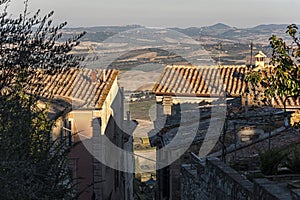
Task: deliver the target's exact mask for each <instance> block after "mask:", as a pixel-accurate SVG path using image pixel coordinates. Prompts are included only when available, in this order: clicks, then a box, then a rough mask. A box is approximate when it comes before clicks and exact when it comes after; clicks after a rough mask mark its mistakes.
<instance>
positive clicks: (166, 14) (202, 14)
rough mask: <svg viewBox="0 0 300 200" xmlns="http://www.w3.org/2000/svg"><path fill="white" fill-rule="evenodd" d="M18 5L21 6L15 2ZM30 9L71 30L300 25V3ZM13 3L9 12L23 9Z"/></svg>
mask: <svg viewBox="0 0 300 200" xmlns="http://www.w3.org/2000/svg"><path fill="white" fill-rule="evenodd" d="M16 2H18V3H16ZM29 5H30V9H29V10H32V11H34V10H36V9H38V8H40V9H41V10H42V12H43V13H45V12H48V11H51V10H54V11H55V16H54V19H55V21H57V22H62V21H67V22H68V25H69V26H71V27H76V26H98V25H127V24H140V25H144V26H148V27H174V26H178V27H190V26H196V27H200V26H206V25H212V24H215V23H218V22H222V23H225V24H228V25H230V26H236V27H253V26H256V25H258V24H271V23H272V24H281V23H285V24H290V23H297V24H299V23H300V17H299V10H300V0H30V2H29ZM22 6H23V4H22V0H12V3H11V6H10V10H11V11H13V12H15V13H16V12H18V11H20V10H21V8H22Z"/></svg>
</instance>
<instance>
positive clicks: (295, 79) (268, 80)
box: [247, 24, 300, 98]
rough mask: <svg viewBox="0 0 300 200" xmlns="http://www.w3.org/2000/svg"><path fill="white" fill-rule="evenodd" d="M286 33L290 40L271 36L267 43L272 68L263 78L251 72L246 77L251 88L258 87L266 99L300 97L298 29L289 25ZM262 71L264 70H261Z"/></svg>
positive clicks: (299, 43) (299, 41) (293, 25)
mask: <svg viewBox="0 0 300 200" xmlns="http://www.w3.org/2000/svg"><path fill="white" fill-rule="evenodd" d="M286 33H287V34H288V35H289V36H290V40H289V41H288V43H287V42H285V41H284V40H283V39H282V38H278V37H277V36H275V35H273V36H272V37H270V39H269V41H270V44H271V47H272V49H273V53H272V58H271V62H270V64H271V65H272V66H274V67H272V68H271V69H270V68H268V70H269V71H265V74H266V75H267V76H265V77H263V76H262V75H261V74H262V73H261V72H260V71H253V72H252V73H250V74H249V75H248V76H247V81H249V82H250V83H251V84H252V86H253V87H256V88H257V86H258V85H260V86H261V87H262V88H263V90H262V91H263V92H264V94H265V96H266V97H269V98H270V97H274V96H275V95H278V96H284V97H286V98H287V97H293V98H298V97H299V95H300V65H299V62H300V39H299V32H298V27H297V26H296V25H295V24H291V25H289V26H288V27H287V30H286ZM262 70H264V69H262Z"/></svg>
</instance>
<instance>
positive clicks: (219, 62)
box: [218, 42, 222, 66]
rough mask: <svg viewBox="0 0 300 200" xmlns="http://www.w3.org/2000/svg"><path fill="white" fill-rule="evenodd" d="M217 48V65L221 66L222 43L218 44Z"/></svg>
mask: <svg viewBox="0 0 300 200" xmlns="http://www.w3.org/2000/svg"><path fill="white" fill-rule="evenodd" d="M218 47H219V61H218V65H219V66H221V48H222V42H218Z"/></svg>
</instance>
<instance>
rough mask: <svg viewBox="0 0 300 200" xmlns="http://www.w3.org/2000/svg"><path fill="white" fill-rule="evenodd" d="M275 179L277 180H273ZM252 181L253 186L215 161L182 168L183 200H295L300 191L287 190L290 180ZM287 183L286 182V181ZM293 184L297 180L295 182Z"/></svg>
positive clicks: (295, 189)
mask: <svg viewBox="0 0 300 200" xmlns="http://www.w3.org/2000/svg"><path fill="white" fill-rule="evenodd" d="M276 177H277V176H276ZM277 179H278V180H277V181H276V180H275V179H274V180H273V179H272V180H269V179H267V178H259V179H254V181H253V183H252V182H250V181H249V180H247V179H246V178H245V177H243V176H242V175H241V174H239V173H238V172H237V171H235V170H234V169H232V168H230V167H229V166H228V165H226V164H224V163H223V162H221V161H220V160H218V159H217V158H209V159H206V161H205V162H204V161H201V160H200V159H199V158H198V160H197V161H196V162H194V164H186V165H182V167H181V199H182V200H198V199H201V200H211V199H215V200H261V199H264V200H282V199H284V200H296V199H300V189H297V188H289V187H287V183H289V182H290V180H291V178H287V177H285V176H283V177H282V178H281V177H280V176H279V177H277ZM285 179H286V180H287V181H286V180H285ZM295 180H298V179H297V178H295Z"/></svg>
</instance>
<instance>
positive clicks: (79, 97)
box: [39, 68, 118, 109]
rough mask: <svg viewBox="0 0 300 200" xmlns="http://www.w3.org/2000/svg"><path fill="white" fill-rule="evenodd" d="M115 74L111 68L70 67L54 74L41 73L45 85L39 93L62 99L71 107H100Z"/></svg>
mask: <svg viewBox="0 0 300 200" xmlns="http://www.w3.org/2000/svg"><path fill="white" fill-rule="evenodd" d="M117 74H118V70H112V69H106V70H101V69H93V70H92V69H75V68H71V69H69V70H64V71H62V72H60V73H57V74H55V75H43V76H42V80H41V81H42V82H43V83H45V86H44V88H43V89H42V90H41V91H40V92H39V95H40V96H42V97H43V98H50V97H52V96H54V98H57V99H64V100H65V101H66V102H69V103H71V104H72V106H73V107H74V106H75V107H79V108H94V109H100V108H101V107H102V105H103V103H104V101H105V99H106V97H107V95H108V93H109V91H110V89H111V87H112V84H113V82H114V81H115V79H116V78H117ZM104 79H105V80H104Z"/></svg>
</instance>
